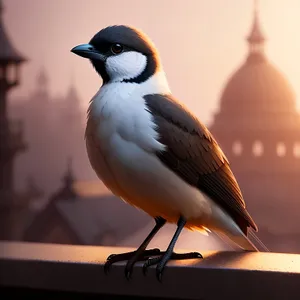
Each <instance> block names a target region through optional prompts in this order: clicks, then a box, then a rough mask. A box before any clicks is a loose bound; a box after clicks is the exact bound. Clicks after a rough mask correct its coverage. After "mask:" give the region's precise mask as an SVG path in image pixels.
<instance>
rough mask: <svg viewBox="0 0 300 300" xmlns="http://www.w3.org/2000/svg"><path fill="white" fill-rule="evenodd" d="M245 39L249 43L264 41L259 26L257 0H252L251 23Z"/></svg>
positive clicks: (261, 42) (256, 43)
mask: <svg viewBox="0 0 300 300" xmlns="http://www.w3.org/2000/svg"><path fill="white" fill-rule="evenodd" d="M247 40H248V43H249V44H250V45H258V44H263V43H264V41H265V37H264V35H263V33H262V30H261V27H260V21H259V11H258V0H253V23H252V29H251V31H250V34H249V35H248V37H247Z"/></svg>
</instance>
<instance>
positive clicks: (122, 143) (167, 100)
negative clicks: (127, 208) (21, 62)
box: [71, 25, 258, 281]
mask: <svg viewBox="0 0 300 300" xmlns="http://www.w3.org/2000/svg"><path fill="white" fill-rule="evenodd" d="M71 52H73V53H74V54H76V55H79V56H81V57H83V58H87V59H88V60H89V61H90V62H91V64H92V66H93V68H94V69H95V71H96V72H97V73H98V75H99V76H100V77H101V79H102V84H101V86H100V88H99V90H98V91H97V92H96V94H95V96H94V97H93V98H92V99H91V100H90V103H89V108H88V111H87V123H86V130H85V143H86V149H87V155H88V157H89V161H90V164H91V166H92V168H93V170H94V171H95V173H96V174H97V176H98V177H99V179H100V180H102V181H103V183H104V184H105V185H106V186H107V187H108V189H109V190H110V191H111V192H112V193H113V194H115V195H116V196H118V197H119V198H120V199H122V200H123V201H125V202H126V203H128V204H129V205H132V206H134V207H136V208H137V209H140V210H142V211H144V212H145V213H147V214H148V215H150V216H151V217H152V218H153V219H154V221H155V226H154V228H153V229H152V231H151V232H150V233H149V235H148V236H147V237H146V238H145V240H144V241H143V242H142V244H141V245H140V246H139V247H138V249H137V250H136V251H131V252H127V253H120V254H112V255H110V256H109V257H108V258H107V261H106V263H105V270H106V271H108V270H109V268H110V266H111V265H112V264H113V263H115V262H119V261H127V263H126V266H125V275H126V277H127V278H130V277H131V275H132V273H133V267H134V265H135V263H136V262H137V261H144V265H143V270H144V273H145V274H146V271H147V269H148V267H150V266H152V265H156V276H157V278H158V280H160V281H161V280H162V274H163V271H164V269H165V266H166V264H167V262H168V261H169V260H182V259H191V258H194V259H195V258H199V259H202V258H203V257H202V255H201V253H199V252H191V253H176V252H174V247H175V244H176V241H177V239H178V237H179V236H180V233H181V231H182V230H183V228H186V229H188V230H197V231H200V232H202V233H204V234H208V233H209V232H215V233H216V234H223V235H224V236H226V237H228V238H229V240H231V241H232V242H233V243H234V244H235V245H237V246H238V247H239V248H240V249H241V250H245V251H258V249H257V247H256V246H255V245H254V244H253V243H252V242H251V241H250V239H249V238H248V233H249V231H253V232H256V231H258V227H257V225H256V223H255V222H254V220H253V218H252V217H251V216H250V214H249V212H248V211H247V209H246V204H245V201H244V198H243V195H242V192H241V189H240V187H239V184H238V182H237V180H236V178H235V176H234V174H233V172H232V170H231V168H230V164H229V161H228V159H227V157H226V156H225V154H224V152H223V151H222V149H221V147H220V146H219V144H218V143H217V140H216V139H215V138H214V136H213V134H212V133H211V132H210V131H209V129H208V128H207V127H206V126H205V125H204V123H202V122H201V121H200V119H199V118H197V117H196V115H195V114H194V113H193V112H192V111H191V110H190V109H188V107H187V106H186V105H185V104H184V102H183V101H180V100H179V99H177V98H176V97H175V96H174V95H173V94H172V92H171V89H170V86H169V83H168V80H167V77H166V73H165V72H164V68H163V65H162V60H161V57H160V55H159V52H158V49H157V48H156V46H155V44H154V42H153V41H152V40H151V39H150V37H149V36H148V35H146V34H145V33H144V32H143V31H142V30H140V29H137V28H136V27H134V26H130V25H111V26H108V27H105V28H103V29H101V30H100V31H99V32H97V33H96V34H95V35H94V36H93V37H92V38H91V40H90V41H89V42H88V43H87V44H80V45H78V46H75V47H74V48H72V49H71ZM183 59H184V57H183ZM128 222H134V220H128ZM166 223H172V224H176V225H177V228H176V231H175V233H174V236H173V238H172V240H171V242H170V244H169V246H168V247H167V249H166V251H161V250H160V249H158V248H154V249H147V246H148V245H149V243H150V241H151V240H152V239H153V237H154V236H155V235H156V234H157V233H158V231H159V230H160V229H161V228H162V227H163V226H164V225H165V224H166Z"/></svg>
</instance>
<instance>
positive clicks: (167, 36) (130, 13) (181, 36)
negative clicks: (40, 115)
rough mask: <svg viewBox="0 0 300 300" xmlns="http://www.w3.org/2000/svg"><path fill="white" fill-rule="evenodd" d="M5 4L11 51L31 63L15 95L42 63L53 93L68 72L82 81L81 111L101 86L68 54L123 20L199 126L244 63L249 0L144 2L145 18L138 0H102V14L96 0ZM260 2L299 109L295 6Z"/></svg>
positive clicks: (273, 54)
mask: <svg viewBox="0 0 300 300" xmlns="http://www.w3.org/2000/svg"><path fill="white" fill-rule="evenodd" d="M5 2H6V3H5V5H6V10H5V15H4V19H5V23H6V24H7V27H8V28H9V33H10V34H11V36H13V37H14V42H15V44H16V46H17V47H18V48H20V50H22V53H24V55H26V56H28V57H29V58H30V59H31V60H32V61H31V63H30V65H28V66H26V67H25V68H24V71H23V78H24V83H23V84H22V86H21V87H20V88H19V89H17V91H16V92H15V93H16V94H24V92H28V91H29V90H31V89H32V87H33V85H34V80H35V74H36V72H37V70H39V68H40V67H41V65H45V67H46V69H47V70H48V72H49V74H50V81H51V87H53V89H54V91H55V92H56V93H63V92H64V91H65V89H66V86H68V84H69V83H70V81H71V78H72V76H71V73H72V72H74V73H75V75H74V76H73V77H74V78H75V81H76V84H78V83H80V84H78V89H79V92H80V95H81V96H82V101H83V103H82V105H83V107H84V108H86V106H87V103H88V101H89V99H90V98H91V97H92V96H93V94H94V92H95V91H96V90H97V88H98V87H99V85H100V82H101V81H100V79H99V78H98V77H97V75H96V74H95V73H94V72H92V68H91V66H90V65H89V64H86V62H85V61H83V60H80V59H78V58H77V57H75V56H73V55H71V54H70V49H71V48H72V47H73V46H74V45H77V44H78V43H81V42H87V41H88V39H89V38H90V37H91V36H92V35H93V34H94V33H95V32H96V31H97V30H99V29H100V28H102V27H104V26H107V25H110V24H114V23H118V24H120V23H126V24H131V25H133V26H136V27H139V28H141V29H143V30H144V31H145V32H146V33H147V34H148V35H150V37H151V38H152V40H153V41H154V42H155V44H156V45H157V47H158V49H159V51H160V53H161V56H162V60H163V64H164V67H165V70H166V72H167V74H168V79H169V81H170V86H171V88H172V91H173V93H174V94H175V95H176V96H177V97H178V98H180V99H181V100H182V101H183V102H185V103H186V104H187V105H188V106H189V107H191V108H192V109H193V110H194V111H195V112H196V113H197V115H198V116H199V117H201V118H202V119H203V120H204V121H205V122H208V121H209V120H211V114H212V112H213V111H215V110H216V106H217V103H218V100H219V99H218V97H219V95H220V90H221V88H222V87H223V86H224V84H225V80H226V79H227V78H228V75H229V74H231V73H232V72H233V71H234V70H235V68H236V67H238V65H239V64H240V63H241V62H242V61H243V60H244V57H245V54H246V52H247V45H246V42H245V37H246V35H247V34H248V32H249V29H250V24H251V18H252V10H253V8H252V5H253V1H252V0H245V1H240V0H228V1H223V0H215V1H199V0H189V1H188V4H187V3H186V2H185V1H176V5H174V1H173V0H162V1H158V0H154V1H152V2H147V5H148V6H147V14H145V10H144V3H145V1H144V0H142V1H140V0H128V1H126V4H125V2H124V3H123V2H122V1H118V0H112V1H108V2H107V1H105V12H103V3H102V1H99V0H90V1H89V2H88V5H87V4H86V2H84V1H83V0H62V1H39V0H26V1H19V0H9V1H5ZM259 2H260V5H259V11H260V18H261V23H262V29H263V32H264V33H265V35H266V37H267V43H266V53H267V55H268V57H269V59H270V60H271V61H272V62H274V63H275V65H276V66H277V67H278V68H279V69H280V70H281V71H282V72H283V73H284V74H285V75H286V77H287V79H288V80H289V81H290V83H291V84H292V86H293V88H294V90H295V93H296V96H297V103H298V107H299V106H300V100H299V99H300V98H299V96H300V85H299V78H300V57H299V53H300V41H299V39H298V35H299V32H298V31H299V28H300V19H299V10H300V2H299V1H298V0H272V1H271V0H261V1H259ZM157 7H159V10H157ZM170 7H172V9H171V10H170ZM70 8H72V9H70ZM132 8H134V10H133V9H132ZM158 11H159V13H158ZM29 16H30V17H29ZM66 18H67V19H68V22H66V21H65V20H66ZM153 20H155V24H154V23H153ZM37 24H38V26H37ZM33 40H34V43H33V42H32V41H33ZM170 49H171V51H170ZM191 49H193V50H192V51H191ZM62 61H63V62H64V64H62V63H61V62H62Z"/></svg>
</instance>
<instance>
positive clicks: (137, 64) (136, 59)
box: [106, 51, 147, 82]
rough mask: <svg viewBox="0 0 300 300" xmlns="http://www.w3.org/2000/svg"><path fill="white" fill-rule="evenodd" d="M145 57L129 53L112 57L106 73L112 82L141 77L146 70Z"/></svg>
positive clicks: (133, 52)
mask: <svg viewBox="0 0 300 300" xmlns="http://www.w3.org/2000/svg"><path fill="white" fill-rule="evenodd" d="M146 65H147V58H146V56H145V55H143V54H141V53H139V52H135V51H129V52H124V53H122V54H119V55H115V56H110V57H109V58H108V59H107V60H106V72H107V74H108V75H109V77H110V80H111V81H112V82H116V81H122V80H124V79H131V78H135V77H137V76H139V75H140V74H141V73H142V72H143V71H144V70H145V68H146Z"/></svg>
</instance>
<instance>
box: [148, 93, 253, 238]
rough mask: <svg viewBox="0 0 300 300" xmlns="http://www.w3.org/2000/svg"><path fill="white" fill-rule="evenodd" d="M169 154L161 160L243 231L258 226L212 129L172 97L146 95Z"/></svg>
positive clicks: (161, 140)
mask: <svg viewBox="0 0 300 300" xmlns="http://www.w3.org/2000/svg"><path fill="white" fill-rule="evenodd" d="M144 98H145V101H146V105H147V107H148V108H149V112H151V114H152V115H153V118H154V121H155V123H156V124H157V131H158V133H159V136H160V142H161V143H162V144H164V145H166V146H167V150H166V151H162V152H158V153H157V156H158V158H159V159H160V160H161V161H162V162H163V163H164V164H166V165H167V166H168V167H169V168H171V169H172V170H173V171H174V172H175V173H176V174H177V175H179V176H180V177H181V178H183V179H184V180H185V181H186V182H187V183H189V184H190V185H193V186H195V187H197V188H199V189H200V190H201V191H202V192H203V193H205V194H206V195H207V196H209V197H210V198H211V199H212V200H214V201H215V202H217V203H218V204H219V205H221V206H222V207H223V208H224V209H225V210H226V211H227V212H228V213H229V214H230V215H231V216H232V218H233V219H234V220H235V221H236V223H237V224H238V225H239V226H240V228H241V229H242V230H243V232H245V233H246V232H247V227H249V226H251V227H252V228H253V229H254V230H256V231H257V226H256V224H255V223H254V221H253V220H252V218H251V216H250V215H249V213H248V212H247V210H246V206H245V202H244V200H243V196H242V193H241V190H240V188H239V185H238V183H237V181H236V179H235V177H234V175H233V173H232V171H231V169H230V167H229V162H228V160H227V158H226V157H225V155H224V153H223V151H222V150H221V148H220V147H219V145H218V144H217V142H216V141H215V139H214V138H213V136H212V134H211V133H210V132H209V130H208V129H207V128H206V127H205V125H203V124H202V123H201V122H200V121H199V120H198V119H197V118H196V117H195V116H193V115H192V114H191V113H190V112H188V110H187V109H185V108H184V107H183V106H182V105H180V104H179V103H178V102H177V101H176V100H175V99H174V98H172V96H171V95H159V94H153V95H146V96H145V97H144Z"/></svg>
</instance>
